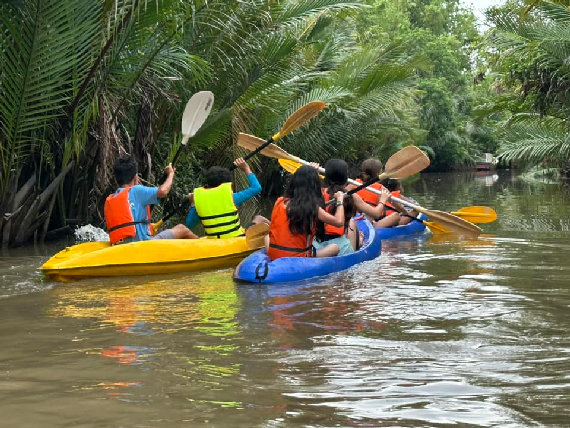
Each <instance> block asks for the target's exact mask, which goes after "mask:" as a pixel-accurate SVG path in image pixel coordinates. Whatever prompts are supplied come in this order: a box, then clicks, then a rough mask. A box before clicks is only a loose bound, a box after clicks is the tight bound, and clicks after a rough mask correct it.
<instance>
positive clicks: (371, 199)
mask: <svg viewBox="0 0 570 428" xmlns="http://www.w3.org/2000/svg"><path fill="white" fill-rule="evenodd" d="M382 168H383V165H382V162H380V160H378V159H374V158H369V159H366V160H365V161H364V162H362V166H361V171H360V173H359V174H358V178H357V180H356V181H358V182H359V183H360V184H362V183H366V182H367V181H368V180H370V179H372V178H375V177H377V176H378V175H379V174H380V173H381V172H382ZM369 187H370V188H372V189H374V190H378V191H380V190H382V184H380V183H373V184H371V185H370V186H369ZM356 194H357V195H358V196H360V197H361V198H362V200H363V201H364V202H366V203H367V204H369V205H371V206H373V207H375V206H377V205H378V203H379V195H378V194H377V193H374V192H371V191H370V190H367V189H362V190H360V191H358V192H356Z"/></svg>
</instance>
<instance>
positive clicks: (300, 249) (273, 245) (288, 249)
mask: <svg viewBox="0 0 570 428" xmlns="http://www.w3.org/2000/svg"><path fill="white" fill-rule="evenodd" d="M269 246H270V247H271V248H275V249H276V250H282V251H290V252H291V253H306V252H307V251H309V250H312V248H313V246H312V245H309V246H308V247H307V248H292V247H284V246H283V245H277V244H269Z"/></svg>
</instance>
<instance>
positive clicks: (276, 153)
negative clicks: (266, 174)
mask: <svg viewBox="0 0 570 428" xmlns="http://www.w3.org/2000/svg"><path fill="white" fill-rule="evenodd" d="M265 143H266V141H265V140H262V139H261V138H258V137H256V136H255V135H250V134H244V133H243V132H240V133H239V135H238V145H239V146H240V147H243V148H244V149H247V150H249V151H251V152H253V151H255V150H256V149H257V148H259V147H261V146H262V145H263V144H265ZM261 154H262V155H264V156H267V157H269V158H276V159H292V158H294V156H291V155H290V154H289V153H287V152H286V151H285V150H283V149H282V148H281V147H279V146H276V145H275V144H269V145H268V146H266V147H264V148H263V150H261Z"/></svg>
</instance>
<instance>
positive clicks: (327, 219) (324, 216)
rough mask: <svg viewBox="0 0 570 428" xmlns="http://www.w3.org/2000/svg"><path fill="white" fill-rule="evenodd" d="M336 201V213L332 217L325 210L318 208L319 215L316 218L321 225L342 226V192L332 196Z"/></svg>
mask: <svg viewBox="0 0 570 428" xmlns="http://www.w3.org/2000/svg"><path fill="white" fill-rule="evenodd" d="M334 197H335V199H336V204H337V205H336V212H335V213H334V215H332V214H329V213H328V212H327V211H326V210H325V209H323V208H321V207H319V214H318V218H319V220H320V221H322V222H323V223H328V224H332V225H333V226H336V227H341V226H344V205H343V201H344V193H343V192H340V191H339V192H336V193H335V194H334Z"/></svg>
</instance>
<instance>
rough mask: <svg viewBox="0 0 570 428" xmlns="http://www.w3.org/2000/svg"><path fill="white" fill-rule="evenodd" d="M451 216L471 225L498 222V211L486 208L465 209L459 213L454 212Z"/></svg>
mask: <svg viewBox="0 0 570 428" xmlns="http://www.w3.org/2000/svg"><path fill="white" fill-rule="evenodd" d="M451 214H453V215H456V216H457V217H461V218H462V219H464V220H467V221H470V222H471V223H492V222H494V221H495V220H497V213H496V211H495V210H494V209H493V208H491V207H486V206H472V207H463V208H460V209H459V210H457V211H452V212H451Z"/></svg>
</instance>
